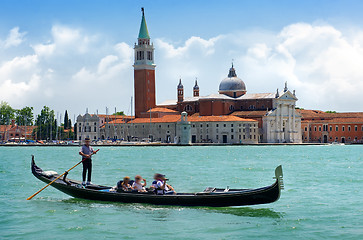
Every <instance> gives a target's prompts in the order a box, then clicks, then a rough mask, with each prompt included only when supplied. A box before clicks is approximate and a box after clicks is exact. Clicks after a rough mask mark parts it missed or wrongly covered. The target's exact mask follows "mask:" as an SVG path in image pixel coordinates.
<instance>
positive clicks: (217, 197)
mask: <svg viewBox="0 0 363 240" xmlns="http://www.w3.org/2000/svg"><path fill="white" fill-rule="evenodd" d="M31 170H32V173H33V175H34V176H35V177H37V178H38V179H40V180H41V181H43V182H45V183H50V182H51V181H52V180H54V179H55V178H57V177H58V176H59V174H57V173H56V172H54V171H43V170H42V169H41V168H39V167H38V166H37V165H36V164H35V162H34V157H33V158H32V162H31ZM282 177H283V174H282V167H281V165H280V166H278V167H277V168H276V169H275V178H276V181H275V182H274V183H273V184H272V185H270V186H267V187H262V188H257V189H228V188H227V189H224V188H211V187H209V188H206V189H205V190H204V191H203V192H197V193H177V194H170V195H169V194H165V195H157V194H155V193H153V192H146V193H139V192H137V191H127V192H126V191H122V192H110V191H109V190H110V189H111V187H108V186H101V185H94V184H92V185H89V186H86V187H84V186H82V185H81V182H80V181H76V180H71V179H65V178H60V179H58V180H56V181H55V182H54V183H53V184H52V186H53V187H54V188H56V189H58V190H60V191H62V192H64V193H65V194H68V195H70V196H72V197H75V198H82V199H88V200H98V201H108V202H123V203H148V204H155V205H176V206H208V207H227V206H245V205H256V204H266V203H272V202H275V201H277V200H278V199H279V198H280V193H281V189H283V179H282Z"/></svg>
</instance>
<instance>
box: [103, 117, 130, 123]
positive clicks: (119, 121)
mask: <svg viewBox="0 0 363 240" xmlns="http://www.w3.org/2000/svg"><path fill="white" fill-rule="evenodd" d="M126 120H129V119H124V118H122V119H115V120H112V119H111V121H109V122H108V124H117V123H125V122H127V121H126Z"/></svg>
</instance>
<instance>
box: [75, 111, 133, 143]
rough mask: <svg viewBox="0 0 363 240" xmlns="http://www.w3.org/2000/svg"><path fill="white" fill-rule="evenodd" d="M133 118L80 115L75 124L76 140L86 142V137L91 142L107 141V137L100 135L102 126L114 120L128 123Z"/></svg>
mask: <svg viewBox="0 0 363 240" xmlns="http://www.w3.org/2000/svg"><path fill="white" fill-rule="evenodd" d="M132 118H133V117H130V116H122V115H104V114H89V113H86V114H84V115H78V117H77V122H76V124H75V128H76V129H75V132H76V139H77V140H84V139H85V138H86V137H88V138H90V139H91V140H99V139H105V136H104V135H101V134H100V129H101V127H102V126H104V125H105V123H107V122H110V121H114V120H119V121H122V122H127V121H129V120H131V119H132ZM102 136H103V137H102ZM111 138H113V137H111ZM106 139H107V137H106Z"/></svg>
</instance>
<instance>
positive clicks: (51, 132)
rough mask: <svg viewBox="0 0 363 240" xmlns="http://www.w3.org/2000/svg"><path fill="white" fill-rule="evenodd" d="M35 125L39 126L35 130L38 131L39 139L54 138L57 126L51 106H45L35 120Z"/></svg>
mask: <svg viewBox="0 0 363 240" xmlns="http://www.w3.org/2000/svg"><path fill="white" fill-rule="evenodd" d="M35 125H36V126H38V128H37V129H36V130H34V131H36V136H37V138H38V139H52V138H53V137H55V136H56V129H57V127H56V124H55V119H54V111H53V110H50V108H49V107H47V106H44V107H43V109H42V110H41V111H40V114H39V115H38V116H37V119H36V120H35Z"/></svg>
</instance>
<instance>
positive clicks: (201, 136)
mask: <svg viewBox="0 0 363 240" xmlns="http://www.w3.org/2000/svg"><path fill="white" fill-rule="evenodd" d="M101 133H102V134H104V136H115V134H116V136H115V139H119V140H124V141H158V142H163V143H173V142H174V143H182V144H187V143H189V142H191V143H230V144H231V143H243V144H256V143H258V136H259V134H258V121H256V120H253V119H246V118H240V117H236V116H187V113H186V112H183V113H182V114H181V115H176V114H174V115H163V116H162V117H153V118H135V119H134V120H132V121H129V122H127V123H123V122H120V120H114V121H110V122H108V123H106V124H105V126H104V127H103V128H102V130H101Z"/></svg>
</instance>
